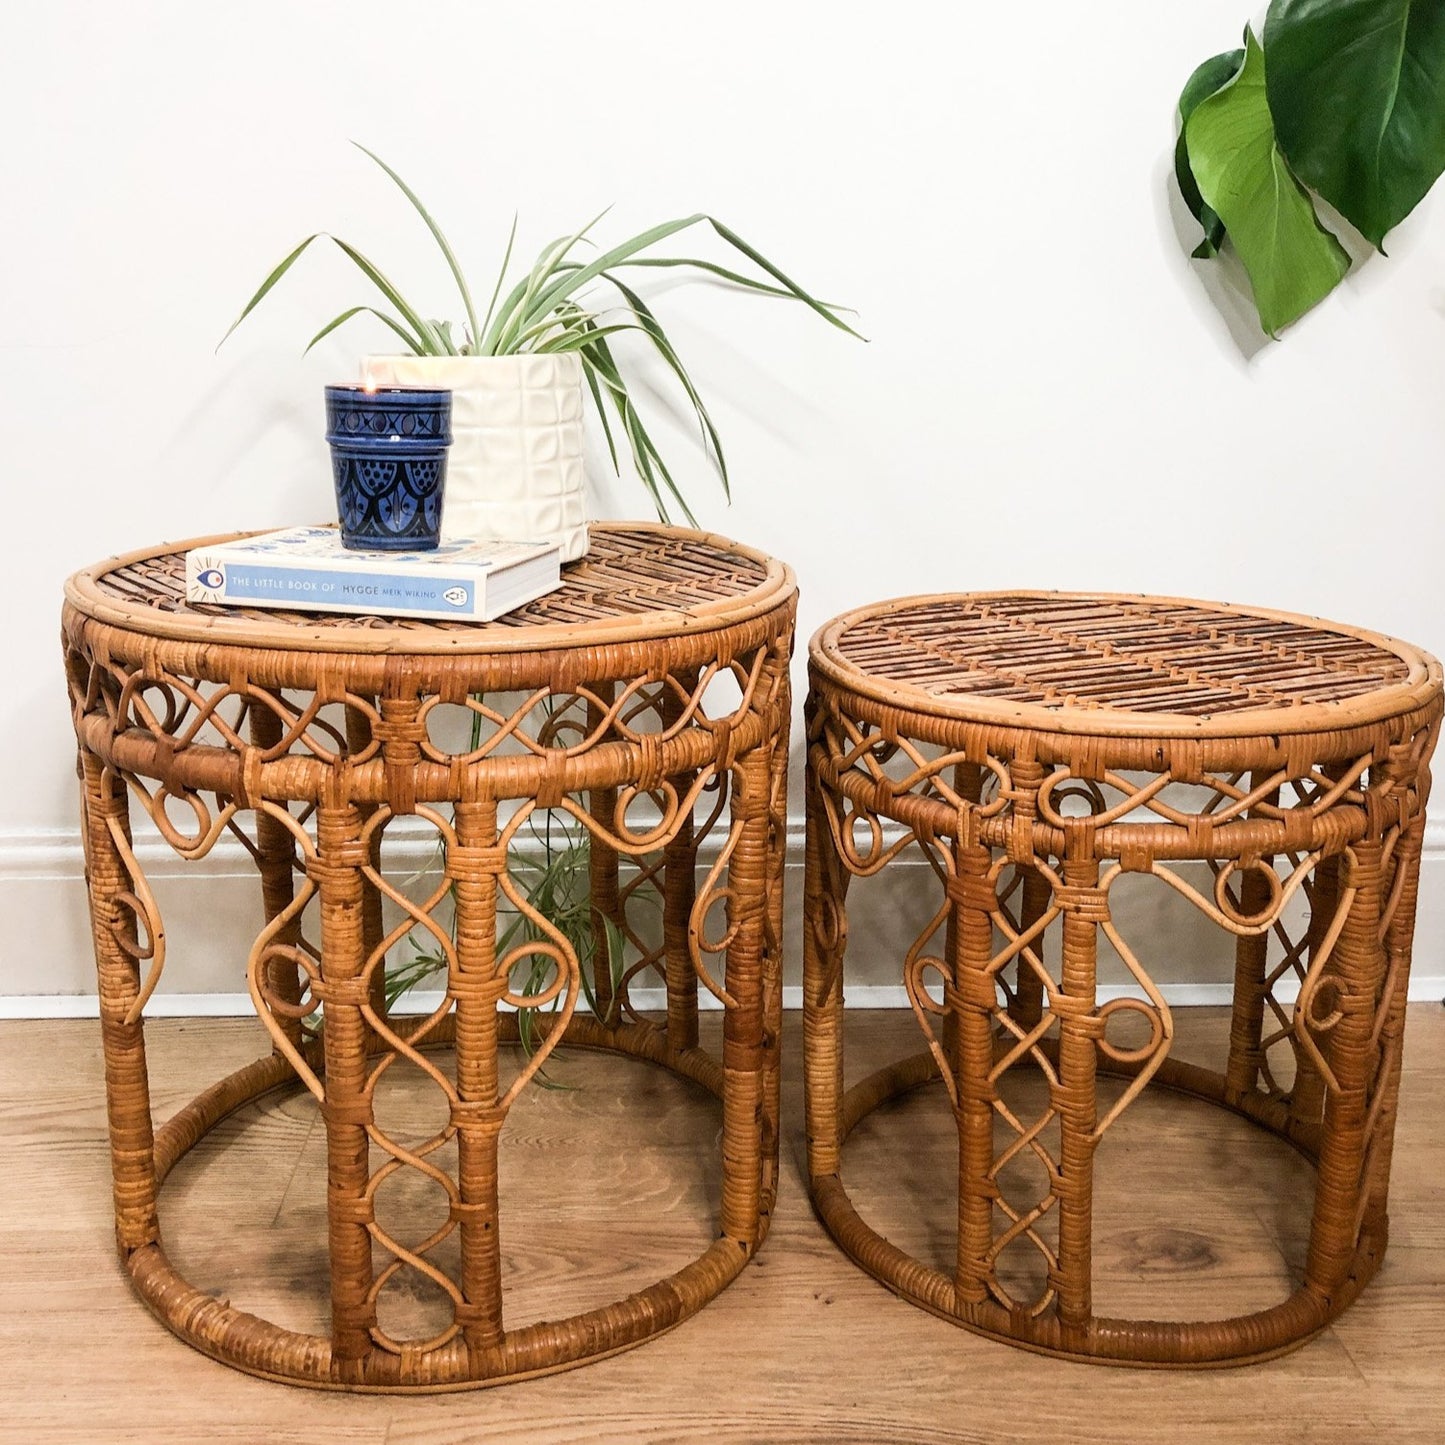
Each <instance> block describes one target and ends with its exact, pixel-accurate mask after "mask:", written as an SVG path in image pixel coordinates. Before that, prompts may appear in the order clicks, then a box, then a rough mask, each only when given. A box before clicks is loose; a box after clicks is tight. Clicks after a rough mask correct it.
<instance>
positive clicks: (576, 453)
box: [361, 354, 587, 562]
mask: <svg viewBox="0 0 1445 1445" xmlns="http://www.w3.org/2000/svg"><path fill="white" fill-rule="evenodd" d="M361 378H362V380H363V381H364V382H367V383H371V384H375V385H391V386H430V387H445V388H447V389H448V390H449V391H450V392H451V393H452V445H451V450H450V453H449V455H448V457H447V480H446V493H445V497H444V500H443V503H442V537H443V539H444V540H451V539H454V538H459V537H475V538H477V539H479V540H483V541H492V540H495V541H506V542H535V541H554V542H556V543H557V544H558V545H559V546H560V547H561V549H562V560H563V561H564V562H570V561H572V560H574V559H575V558H577V557H580V556H582V555H583V553H585V552H586V551H587V497H586V489H585V482H584V478H583V467H582V362H581V359H580V358H579V357H577V356H575V355H568V354H564V355H561V356H368V357H365V358H364V359H363V361H362V364H361Z"/></svg>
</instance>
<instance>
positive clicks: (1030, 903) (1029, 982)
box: [1013, 866, 1052, 1029]
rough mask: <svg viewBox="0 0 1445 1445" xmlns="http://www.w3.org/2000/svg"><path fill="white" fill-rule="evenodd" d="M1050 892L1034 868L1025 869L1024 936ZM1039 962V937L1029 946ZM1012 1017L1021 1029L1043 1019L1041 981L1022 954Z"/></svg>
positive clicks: (1021, 906) (1041, 944) (1021, 912)
mask: <svg viewBox="0 0 1445 1445" xmlns="http://www.w3.org/2000/svg"><path fill="white" fill-rule="evenodd" d="M1051 893H1052V890H1051V889H1050V887H1049V880H1048V879H1047V878H1045V877H1044V875H1043V874H1042V873H1041V872H1040V871H1039V870H1038V869H1037V868H1029V867H1027V866H1026V867H1025V868H1024V881H1023V897H1022V899H1021V900H1020V902H1019V929H1020V931H1021V932H1023V933H1027V932H1028V931H1029V929H1031V928H1032V927H1033V926H1034V924H1036V923H1037V922H1038V921H1039V919H1040V918H1042V917H1043V916H1044V911H1045V910H1046V909H1047V908H1048V906H1049V897H1050V894H1051ZM1029 951H1030V952H1032V953H1034V954H1035V955H1036V956H1037V958H1038V960H1039V962H1040V963H1043V961H1044V937H1043V934H1040V935H1039V936H1038V937H1037V938H1036V939H1035V940H1034V941H1033V942H1032V943H1031V944H1030V945H1029ZM1015 979H1016V983H1015V985H1014V1006H1013V1016H1014V1020H1015V1022H1016V1023H1018V1024H1020V1025H1021V1026H1022V1027H1023V1028H1026V1029H1032V1028H1036V1027H1037V1026H1038V1025H1039V1024H1040V1023H1042V1022H1043V1017H1044V981H1043V979H1041V978H1040V977H1039V975H1038V972H1037V970H1035V968H1034V967H1033V965H1032V964H1031V963H1029V961H1028V959H1026V958H1025V957H1024V955H1023V954H1022V953H1020V954H1019V957H1018V965H1017V970H1016V973H1015Z"/></svg>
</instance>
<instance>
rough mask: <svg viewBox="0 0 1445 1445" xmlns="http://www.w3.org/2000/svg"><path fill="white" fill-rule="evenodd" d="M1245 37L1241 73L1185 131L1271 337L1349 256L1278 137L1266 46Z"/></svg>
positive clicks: (1206, 197) (1194, 165)
mask: <svg viewBox="0 0 1445 1445" xmlns="http://www.w3.org/2000/svg"><path fill="white" fill-rule="evenodd" d="M1244 43H1245V56H1244V64H1243V66H1242V67H1241V68H1240V70H1239V73H1238V74H1237V75H1236V76H1235V77H1234V78H1233V79H1232V80H1230V81H1227V82H1226V83H1225V84H1224V85H1223V86H1222V87H1221V88H1220V89H1219V90H1217V91H1215V92H1214V94H1212V95H1210V96H1207V97H1206V98H1205V99H1203V100H1201V101H1199V102H1198V104H1197V105H1196V106H1195V107H1194V110H1193V112H1192V113H1191V115H1190V117H1189V119H1188V121H1187V122H1186V124H1185V127H1184V130H1185V139H1186V146H1187V151H1188V160H1189V166H1190V169H1191V170H1192V171H1193V174H1194V179H1195V181H1196V182H1197V184H1198V187H1199V194H1200V197H1201V198H1202V200H1203V202H1204V204H1205V205H1207V206H1208V207H1210V209H1212V210H1213V211H1214V212H1215V214H1216V215H1217V216H1218V217H1219V219H1220V220H1221V221H1222V222H1223V223H1224V226H1225V229H1226V230H1227V231H1228V233H1229V237H1230V240H1231V241H1232V242H1233V244H1234V249H1235V250H1236V251H1237V252H1238V253H1239V259H1240V260H1241V261H1242V262H1243V263H1244V268H1245V270H1246V271H1247V272H1248V273H1249V282H1250V286H1251V287H1252V288H1253V290H1254V301H1255V306H1256V307H1257V309H1258V311H1259V319H1260V324H1261V325H1262V326H1263V327H1264V329H1265V330H1266V331H1267V332H1268V333H1269V334H1270V335H1271V336H1274V335H1276V334H1277V333H1278V332H1279V330H1280V329H1281V328H1282V327H1284V326H1288V325H1289V323H1290V322H1291V321H1294V320H1295V319H1297V318H1298V317H1299V316H1301V315H1303V314H1304V312H1306V311H1308V310H1309V308H1310V307H1311V306H1313V305H1314V304H1315V303H1316V302H1318V301H1320V300H1321V299H1322V298H1323V297H1325V296H1326V295H1328V294H1329V292H1330V291H1331V290H1333V289H1334V287H1335V286H1337V285H1338V284H1339V282H1340V280H1341V278H1342V277H1343V276H1344V274H1345V272H1346V271H1347V270H1349V266H1350V258H1349V256H1348V255H1347V254H1346V253H1345V249H1344V247H1342V246H1341V245H1340V243H1339V242H1338V241H1337V240H1336V239H1335V237H1334V236H1333V235H1332V234H1331V233H1330V232H1329V231H1327V230H1326V229H1325V228H1324V227H1323V226H1322V225H1321V224H1320V221H1319V217H1318V216H1316V214H1315V208H1314V204H1313V203H1312V202H1311V200H1310V198H1309V196H1308V194H1307V193H1306V191H1305V189H1304V187H1303V186H1301V185H1300V183H1299V181H1297V180H1296V179H1295V177H1294V174H1293V172H1291V170H1290V168H1289V165H1288V164H1287V163H1286V161H1285V158H1284V156H1283V155H1282V154H1281V153H1280V149H1279V147H1278V145H1277V144H1276V143H1275V130H1274V121H1273V119H1272V118H1271V115H1270V107H1269V101H1268V99H1267V98H1266V93H1265V64H1264V51H1263V50H1261V49H1260V45H1259V42H1258V41H1257V40H1256V39H1255V37H1254V32H1253V31H1252V30H1246V31H1245V33H1244Z"/></svg>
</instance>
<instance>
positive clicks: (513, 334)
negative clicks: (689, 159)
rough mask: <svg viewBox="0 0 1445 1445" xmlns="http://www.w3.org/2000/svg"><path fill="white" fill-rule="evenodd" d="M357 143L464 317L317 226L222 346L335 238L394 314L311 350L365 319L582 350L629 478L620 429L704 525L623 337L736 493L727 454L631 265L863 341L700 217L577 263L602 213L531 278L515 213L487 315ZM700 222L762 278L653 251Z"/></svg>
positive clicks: (490, 344)
mask: <svg viewBox="0 0 1445 1445" xmlns="http://www.w3.org/2000/svg"><path fill="white" fill-rule="evenodd" d="M353 144H355V145H356V146H357V149H358V150H360V151H361V152H362V153H363V154H365V155H366V156H368V157H369V158H370V159H371V160H372V161H374V162H375V163H376V164H377V165H378V166H379V167H380V168H381V169H382V170H383V171H385V172H386V174H387V175H388V176H389V177H390V178H391V180H392V181H393V182H395V184H396V186H397V187H398V189H400V191H401V192H402V194H403V195H404V196H405V197H406V199H407V200H408V201H409V202H410V203H411V205H412V206H413V207H414V208H415V210H416V212H417V214H418V215H419V216H420V217H421V219H422V221H423V222H424V223H425V224H426V227H427V229H428V230H429V231H430V232H431V235H432V238H433V239H434V240H435V242H436V244H437V246H438V248H439V249H440V251H441V253H442V256H443V258H444V259H445V261H446V264H447V268H448V270H449V271H450V272H451V276H452V279H453V281H454V282H455V283H456V288H457V292H458V294H459V298H460V302H461V317H460V318H459V320H458V321H457V322H455V323H454V322H452V321H447V320H436V319H433V318H428V317H426V316H424V315H423V313H422V312H421V310H419V309H418V307H417V306H415V305H414V304H413V303H412V302H411V301H410V300H408V299H407V297H406V296H405V295H404V294H403V293H402V291H401V290H400V289H399V288H398V287H397V286H396V285H394V284H393V283H392V282H391V281H390V280H389V279H388V278H387V276H386V275H385V274H384V273H383V272H382V271H381V269H380V268H379V267H378V266H376V265H375V263H374V262H372V261H371V260H370V259H369V258H368V257H366V256H365V255H363V254H362V252H361V251H359V250H357V248H356V247H355V246H353V245H351V244H350V243H349V242H347V241H344V240H342V239H341V238H340V237H339V236H333V235H331V234H330V233H329V232H325V231H318V232H315V233H313V234H312V235H309V236H307V237H306V238H305V240H303V241H302V242H301V243H300V244H299V245H298V246H296V247H295V249H293V250H292V251H291V253H290V254H289V255H287V256H286V257H285V258H284V259H283V260H282V261H281V262H280V263H279V264H278V265H277V266H276V267H275V268H274V269H273V270H272V271H271V273H270V275H268V276H267V277H266V279H265V280H264V281H263V282H262V283H261V285H260V286H259V287H258V288H257V290H256V292H255V294H254V295H253V296H252V297H251V299H250V300H249V301H248V302H247V303H246V305H245V307H244V308H243V310H242V311H241V314H240V315H239V316H238V317H237V318H236V320H235V321H234V322H233V323H232V325H231V327H230V329H229V330H228V331H227V332H226V335H225V336H223V337H222V338H221V344H224V342H225V340H226V338H227V337H229V336H230V335H231V333H232V332H233V331H235V329H236V327H237V326H239V325H240V324H241V322H242V321H244V320H245V319H246V317H247V316H249V315H250V314H251V312H252V311H253V310H254V309H255V308H256V306H257V305H258V304H259V303H260V302H261V301H262V300H263V299H264V298H265V297H266V296H267V294H268V293H269V292H270V291H271V290H272V288H273V287H274V286H275V285H276V284H277V282H279V281H280V280H281V278H282V277H283V276H285V275H286V273H287V272H288V271H289V270H290V269H291V268H292V266H293V265H295V263H296V262H297V261H298V260H299V259H300V257H301V256H302V254H303V253H304V252H305V251H306V250H307V249H308V248H309V247H310V246H311V245H312V244H313V243H314V242H316V241H330V242H331V243H332V244H333V245H335V246H336V247H337V248H338V249H339V250H340V251H341V252H342V254H343V255H344V256H346V257H347V258H348V259H349V260H350V261H351V262H352V263H353V264H354V265H355V266H356V268H357V270H359V271H360V272H361V274H362V276H364V277H365V278H366V280H367V281H368V282H370V283H371V285H372V286H373V287H374V288H375V290H376V291H378V292H379V293H380V295H381V298H382V299H383V300H384V301H385V302H386V304H387V307H389V308H390V309H383V308H381V307H379V306H375V305H366V304H363V305H357V306H350V307H348V308H347V309H346V310H344V311H342V312H341V313H340V314H339V315H337V316H333V317H332V318H331V319H330V320H329V321H328V322H327V323H326V324H325V325H324V326H323V327H322V328H321V329H320V330H319V331H318V332H317V333H316V335H315V336H313V337H312V338H311V340H310V342H308V343H307V346H306V350H307V351H309V350H310V349H311V348H312V347H313V346H315V345H316V344H317V342H319V341H321V340H322V339H323V338H324V337H326V336H329V335H330V334H331V333H332V332H333V331H335V330H337V328H338V327H341V326H343V325H345V324H346V323H347V322H348V321H351V320H352V319H353V318H355V317H357V316H363V315H365V316H369V317H372V318H374V319H376V320H379V321H380V322H382V323H383V324H384V325H385V326H387V327H389V328H390V330H391V331H392V332H393V333H394V334H395V335H396V337H397V338H398V339H399V340H400V341H401V343H402V345H403V346H405V347H406V348H407V350H408V351H410V352H412V353H414V354H416V355H418V356H507V355H514V354H518V353H523V352H534V353H547V352H567V351H572V352H576V353H577V355H578V357H579V358H580V360H581V362H582V368H583V375H584V377H585V379H586V382H587V387H588V390H589V391H590V392H591V395H592V400H593V403H594V405H595V407H596V410H597V415H598V417H599V419H600V420H601V423H602V429H603V434H604V436H605V438H606V441H607V449H608V453H609V455H610V456H611V460H612V465H613V467H614V469H615V470H617V471H618V473H619V475H620V473H621V466H620V463H619V460H618V448H617V443H616V439H615V437H614V428H615V429H617V430H620V432H621V434H622V437H623V439H624V440H625V442H626V445H627V448H628V451H629V453H630V455H631V460H632V464H633V466H634V467H635V469H636V471H637V474H638V476H639V478H640V479H641V481H642V483H643V485H644V486H645V487H646V488H647V491H648V494H649V496H650V497H651V498H652V502H653V505H654V506H655V508H656V510H657V515H658V517H659V518H660V519H661V520H662V521H664V522H666V521H669V520H671V518H670V517H669V514H668V506H669V505H670V502H669V499H670V501H671V503H676V505H677V506H678V507H679V508H680V509H681V512H682V514H683V516H684V517H685V518H686V519H687V520H688V521H689V522H691V523H694V524H695V523H696V519H695V518H694V516H693V513H692V509H691V508H690V507H689V506H688V504H687V502H686V500H685V499H684V498H683V496H682V493H681V492H680V491H679V489H678V486H677V483H676V481H675V480H674V478H673V475H672V470H671V468H670V467H669V466H668V464H667V463H666V462H665V461H664V460H663V457H662V454H661V452H660V451H659V450H658V447H657V445H656V443H655V442H654V441H653V439H652V435H651V433H650V432H649V431H648V429H647V427H646V425H645V424H644V422H643V419H642V416H641V414H640V413H639V411H638V409H637V406H636V403H635V401H634V398H633V393H632V388H631V386H630V384H629V381H628V377H627V373H626V372H625V371H624V369H623V367H622V365H621V364H620V361H619V351H618V350H617V349H616V348H615V347H614V343H615V342H617V341H618V340H619V339H620V338H623V337H624V336H632V337H636V338H640V340H641V341H642V343H643V344H644V347H646V348H650V350H651V351H653V352H655V353H656V355H657V356H658V357H660V358H661V359H662V362H663V363H664V365H665V366H666V368H667V370H668V371H669V372H670V373H671V374H672V376H673V377H674V378H675V379H676V381H677V383H678V385H679V386H680V387H681V389H682V391H683V393H684V395H685V396H686V398H687V401H688V403H689V405H690V406H691V407H692V410H693V413H694V414H695V416H696V418H697V422H698V426H699V429H700V436H701V442H702V446H703V449H704V452H705V453H706V454H707V455H708V457H709V458H710V460H711V461H712V463H713V465H714V467H715V468H716V471H717V473H718V477H719V479H720V481H721V483H722V486H723V491H724V493H725V494H727V495H731V493H730V487H729V481H728V470H727V462H726V459H725V458H724V456H723V449H722V442H721V440H720V439H719V437H718V432H717V428H716V426H715V425H714V424H713V420H712V417H711V415H710V414H709V412H708V409H707V407H706V405H705V404H704V402H703V400H702V397H701V396H700V395H699V394H698V390H697V387H696V386H695V385H694V384H693V381H692V377H691V375H690V374H689V372H688V370H687V368H686V367H685V366H684V365H683V363H682V360H681V358H680V357H679V356H678V354H677V350H676V348H675V347H674V346H673V344H672V342H671V341H670V340H669V339H668V336H667V333H666V331H665V330H664V329H663V326H662V324H661V322H660V321H659V320H658V318H657V316H656V315H655V313H654V312H653V311H652V309H651V307H649V305H648V304H647V302H646V301H645V300H644V299H643V297H642V296H641V295H640V294H639V293H638V292H637V291H636V290H634V289H633V287H632V286H631V285H629V284H628V281H627V280H626V279H625V273H626V272H627V271H628V270H630V269H632V268H674V269H681V270H684V271H688V272H691V273H694V274H696V275H702V276H707V277H712V278H715V279H717V280H720V281H723V282H726V283H727V284H729V285H732V286H737V287H741V288H742V289H744V290H746V291H749V292H753V293H755V294H757V295H762V296H772V297H777V298H782V299H786V300H792V301H797V302H800V303H802V304H803V305H805V306H807V307H808V308H809V309H810V310H812V311H815V312H816V313H817V314H818V315H819V316H821V317H822V318H823V320H825V321H826V322H828V324H829V325H831V326H835V327H837V328H838V329H839V330H841V331H845V332H847V333H848V334H849V335H850V336H858V333H857V332H856V331H855V330H854V329H853V328H852V327H851V326H849V325H848V324H847V322H845V321H844V320H843V319H842V317H841V316H840V315H839V314H838V313H839V311H840V310H841V309H843V308H839V307H837V306H835V305H832V304H830V303H827V302H823V301H819V300H818V299H817V298H816V297H814V296H812V295H810V294H809V293H808V292H807V291H805V290H804V289H803V288H802V287H801V286H799V285H798V283H797V282H795V281H793V280H792V279H790V278H789V277H788V276H786V275H785V274H784V273H783V272H782V271H780V270H779V269H778V267H776V266H775V265H774V264H773V263H772V262H771V261H769V260H768V259H767V258H766V257H765V256H763V255H762V254H761V252H759V251H758V250H756V249H755V248H754V247H753V246H751V245H749V244H748V242H746V241H745V240H743V238H742V237H741V236H739V235H738V234H737V232H736V231H734V230H732V229H731V228H730V227H728V226H725V225H724V224H723V223H722V222H721V221H719V220H717V219H716V218H715V217H713V216H710V215H707V214H705V213H703V212H697V213H695V214H693V215H690V216H684V217H682V218H680V219H678V220H673V221H665V222H663V223H662V224H660V225H656V226H652V227H649V228H648V229H647V230H645V231H641V232H639V233H638V234H636V235H634V236H631V237H629V238H628V239H627V240H625V241H621V242H619V243H618V244H616V245H614V246H610V247H608V248H607V249H606V250H604V251H601V252H600V254H596V255H594V256H592V257H591V259H587V260H583V259H580V258H579V254H578V253H579V251H581V250H582V249H583V248H588V247H590V248H592V249H593V250H595V249H596V247H595V245H594V243H593V241H592V232H593V229H594V228H595V227H596V226H597V225H598V224H599V223H600V222H601V221H602V219H603V217H604V216H605V215H606V214H607V212H606V211H603V212H602V213H600V214H599V215H597V216H595V217H593V219H592V220H591V221H589V222H588V223H587V224H586V225H585V226H583V227H582V228H581V229H580V230H577V231H574V232H572V233H571V234H570V235H566V236H560V237H558V238H557V239H556V240H554V241H551V242H549V243H548V244H547V245H546V246H544V247H543V248H542V250H541V252H540V253H539V254H538V256H537V258H536V260H535V261H534V262H533V263H532V265H531V267H530V268H529V269H528V270H527V271H526V273H525V274H524V275H520V276H518V277H517V278H516V279H515V280H510V270H511V265H512V251H513V246H514V243H515V241H516V238H517V221H516V218H515V217H514V218H513V221H512V229H511V234H510V235H509V236H508V239H507V246H506V251H505V253H504V255H503V258H502V265H501V269H500V270H499V272H498V274H497V278H496V283H495V284H494V286H493V287H492V292H491V298H490V300H489V301H488V303H487V306H486V308H485V310H483V311H481V312H480V313H479V311H478V308H477V306H476V304H475V302H474V300H473V293H472V290H471V287H470V286H469V285H468V283H467V279H466V275H465V273H464V272H463V270H462V267H461V265H460V263H459V262H458V260H457V256H456V253H455V251H454V250H453V249H452V246H451V243H450V242H449V241H448V240H447V238H446V236H445V235H444V234H443V232H442V229H441V227H440V226H439V225H438V224H437V222H436V221H435V220H434V219H433V217H432V215H431V212H430V211H428V210H427V208H426V206H424V205H423V204H422V201H421V199H420V198H419V197H418V196H417V194H416V192H415V191H413V190H412V189H411V187H410V186H408V185H407V183H406V182H405V181H404V180H402V178H401V176H399V175H398V174H397V172H396V171H395V170H393V169H392V168H391V166H389V165H388V164H387V163H386V162H385V161H384V160H382V159H381V157H380V156H377V155H375V154H374V153H373V152H372V151H369V150H367V148H366V147H365V146H362V145H360V144H358V143H356V142H353ZM695 227H710V228H711V229H712V231H713V232H714V233H715V234H716V235H717V236H718V237H720V238H721V239H722V240H723V241H724V242H725V243H726V244H727V245H728V246H729V247H731V248H732V250H733V251H735V252H736V253H738V254H739V255H740V256H741V257H743V258H744V260H745V261H746V262H748V263H749V264H750V265H751V266H752V267H754V268H756V270H757V271H759V272H761V273H762V275H761V276H759V275H756V274H748V273H747V272H745V271H740V270H735V269H733V268H732V267H729V266H723V265H720V264H719V263H717V262H715V261H711V260H707V259H704V258H700V257H697V256H659V255H653V254H644V253H648V252H650V251H651V248H652V247H654V246H656V245H657V244H659V243H660V242H663V241H666V240H667V239H668V238H669V237H672V236H675V235H678V234H679V233H680V232H683V231H688V230H691V229H693V228H695ZM584 254H585V253H584ZM859 339H860V340H861V339H863V338H861V337H860V338H859ZM217 349H219V346H218V348H217Z"/></svg>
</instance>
